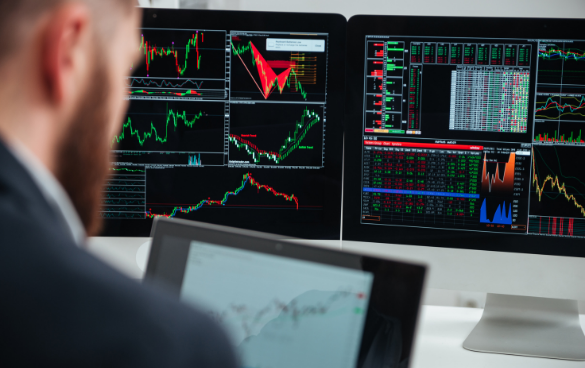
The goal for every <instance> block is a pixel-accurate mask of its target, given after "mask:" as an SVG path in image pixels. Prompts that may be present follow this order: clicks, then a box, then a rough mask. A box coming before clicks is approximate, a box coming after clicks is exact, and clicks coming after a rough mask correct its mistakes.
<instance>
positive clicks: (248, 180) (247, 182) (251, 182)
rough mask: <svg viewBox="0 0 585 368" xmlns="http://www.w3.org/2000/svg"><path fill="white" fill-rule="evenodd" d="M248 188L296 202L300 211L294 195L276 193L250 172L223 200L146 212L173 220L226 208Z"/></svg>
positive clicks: (150, 215)
mask: <svg viewBox="0 0 585 368" xmlns="http://www.w3.org/2000/svg"><path fill="white" fill-rule="evenodd" d="M246 186H251V187H254V188H256V190H257V192H258V193H259V192H260V191H261V190H264V191H266V192H268V193H271V194H272V195H274V196H275V197H279V198H283V199H284V200H285V201H288V202H294V204H295V208H296V210H297V211H298V209H299V199H298V198H297V197H296V196H295V195H294V194H290V195H289V194H285V193H281V192H278V191H276V190H275V189H274V188H272V187H271V186H268V185H264V184H260V183H258V182H257V181H256V180H255V179H254V178H253V177H252V174H251V173H249V172H248V173H246V174H244V175H243V176H242V183H241V184H240V186H239V187H237V188H236V189H235V190H233V191H227V192H225V194H224V195H223V198H221V199H211V198H207V199H203V200H201V201H200V202H199V203H197V204H196V205H193V206H185V207H182V206H178V207H175V208H173V209H172V210H171V211H170V212H168V213H161V214H155V213H153V212H152V209H149V210H147V211H146V216H147V217H148V218H155V217H166V218H172V217H175V216H176V215H178V214H188V213H190V212H194V211H198V210H200V209H201V208H203V207H205V206H225V204H226V203H227V201H228V199H229V198H230V197H231V196H237V195H238V194H240V193H241V192H242V191H243V190H244V188H245V187H246Z"/></svg>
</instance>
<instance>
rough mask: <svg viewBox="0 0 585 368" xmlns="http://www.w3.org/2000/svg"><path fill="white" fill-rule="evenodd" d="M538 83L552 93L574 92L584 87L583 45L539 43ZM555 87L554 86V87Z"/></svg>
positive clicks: (584, 54) (573, 43) (584, 56)
mask: <svg viewBox="0 0 585 368" xmlns="http://www.w3.org/2000/svg"><path fill="white" fill-rule="evenodd" d="M538 58H539V61H540V62H539V66H538V83H539V84H544V85H548V86H546V90H547V91H550V92H552V91H553V90H556V91H558V92H576V91H580V92H581V93H583V92H582V91H583V90H584V88H583V87H585V63H584V62H585V43H584V42H557V43H541V44H540V46H539V50H538ZM555 85H556V86H555Z"/></svg>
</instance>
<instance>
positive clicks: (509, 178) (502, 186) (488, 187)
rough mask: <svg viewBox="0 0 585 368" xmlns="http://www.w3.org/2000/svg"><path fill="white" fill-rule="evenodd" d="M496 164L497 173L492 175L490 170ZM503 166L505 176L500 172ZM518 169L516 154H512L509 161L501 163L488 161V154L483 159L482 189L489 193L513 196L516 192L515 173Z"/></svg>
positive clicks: (496, 160)
mask: <svg viewBox="0 0 585 368" xmlns="http://www.w3.org/2000/svg"><path fill="white" fill-rule="evenodd" d="M488 163H489V164H490V166H494V164H495V167H496V169H495V172H494V173H493V174H492V173H491V172H490V171H489V170H488V169H487V165H488ZM501 164H503V167H504V170H503V171H504V175H502V173H501V171H500V165H501ZM515 169H516V154H515V153H510V155H509V157H508V160H507V161H505V162H501V161H499V160H498V159H495V160H488V158H487V154H484V157H483V172H482V176H481V189H482V191H484V192H489V193H492V192H494V193H496V192H498V193H502V194H511V193H512V192H513V191H514V173H515Z"/></svg>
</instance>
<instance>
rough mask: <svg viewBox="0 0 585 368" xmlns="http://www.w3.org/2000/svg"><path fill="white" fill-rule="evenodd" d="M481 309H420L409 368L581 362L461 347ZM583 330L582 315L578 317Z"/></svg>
mask: <svg viewBox="0 0 585 368" xmlns="http://www.w3.org/2000/svg"><path fill="white" fill-rule="evenodd" d="M482 311H483V310H482V309H476V308H456V307H435V306H428V305H427V306H423V309H422V314H421V320H420V326H419V332H418V336H417V340H416V343H415V354H414V360H413V365H412V367H413V368H459V367H461V368H483V367H495V368H508V367H510V368H524V367H526V368H549V367H551V368H552V367H554V368H563V367H579V368H582V367H585V362H571V361H564V360H556V359H542V358H528V357H519V356H512V355H503V354H486V353H476V352H473V351H469V350H465V349H463V348H462V347H461V344H462V343H463V340H465V338H466V337H467V335H469V333H470V332H471V330H473V327H475V324H476V323H477V322H478V321H479V319H480V317H481V314H482ZM581 326H582V327H583V328H584V329H585V315H581Z"/></svg>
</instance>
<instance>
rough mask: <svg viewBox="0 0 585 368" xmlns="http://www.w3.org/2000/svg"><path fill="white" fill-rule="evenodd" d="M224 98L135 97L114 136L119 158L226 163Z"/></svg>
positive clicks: (185, 162)
mask: <svg viewBox="0 0 585 368" xmlns="http://www.w3.org/2000/svg"><path fill="white" fill-rule="evenodd" d="M226 108H227V107H226V103H225V102H220V101H218V102H214V101H209V102H204V101H148V100H133V101H132V102H131V105H130V109H129V112H128V116H127V118H126V121H125V123H124V125H123V127H122V131H121V132H120V133H119V134H118V135H116V136H115V137H113V138H112V141H111V146H112V149H113V153H114V155H115V157H116V158H117V159H118V162H126V163H135V164H167V165H188V166H202V165H223V164H224V152H225V147H224V146H225V141H226V121H225V111H226Z"/></svg>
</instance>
